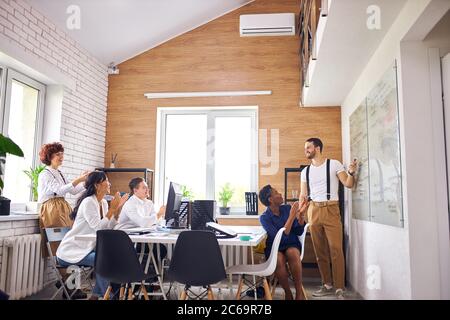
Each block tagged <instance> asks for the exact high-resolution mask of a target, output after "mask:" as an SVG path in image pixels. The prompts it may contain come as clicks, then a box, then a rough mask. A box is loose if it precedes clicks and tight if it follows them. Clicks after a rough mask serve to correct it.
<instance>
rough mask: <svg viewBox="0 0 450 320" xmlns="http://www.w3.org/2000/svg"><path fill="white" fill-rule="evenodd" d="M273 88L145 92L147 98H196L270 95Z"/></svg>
mask: <svg viewBox="0 0 450 320" xmlns="http://www.w3.org/2000/svg"><path fill="white" fill-rule="evenodd" d="M270 94H272V91H271V90H264V91H206V92H153V93H145V94H144V96H146V97H147V99H166V98H196V97H236V96H260V95H270Z"/></svg>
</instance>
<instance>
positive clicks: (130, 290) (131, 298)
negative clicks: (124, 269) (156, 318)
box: [128, 284, 134, 300]
mask: <svg viewBox="0 0 450 320" xmlns="http://www.w3.org/2000/svg"><path fill="white" fill-rule="evenodd" d="M133 298H134V297H133V289H132V286H131V284H130V287H129V288H128V300H133Z"/></svg>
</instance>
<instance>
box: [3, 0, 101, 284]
mask: <svg viewBox="0 0 450 320" xmlns="http://www.w3.org/2000/svg"><path fill="white" fill-rule="evenodd" d="M0 34H3V35H4V36H6V37H7V38H9V41H11V42H13V43H14V44H15V45H17V46H20V47H21V48H22V49H23V50H24V51H26V52H28V53H31V54H33V55H35V56H36V57H38V58H40V59H43V60H45V61H46V63H48V64H51V65H53V66H54V67H56V68H58V69H59V71H60V72H61V73H63V74H65V75H66V76H69V77H71V78H72V79H73V80H74V82H75V83H76V89H75V90H73V91H71V90H69V89H65V91H64V97H63V110H62V119H61V128H60V130H61V131H60V135H61V142H62V143H63V145H64V147H65V160H64V164H63V167H62V171H63V172H64V173H65V174H66V177H67V178H68V179H73V178H75V177H76V176H77V175H79V174H80V173H81V172H82V171H84V170H92V169H93V168H94V167H103V163H104V161H103V159H104V150H105V131H106V101H107V93H108V74H107V67H106V66H104V65H102V64H101V63H100V62H98V61H97V60H96V59H95V58H94V57H92V56H91V55H90V54H89V53H88V52H87V51H86V50H85V49H83V48H82V47H81V46H80V45H79V44H78V43H76V42H75V41H74V40H73V39H71V38H70V37H69V36H68V35H67V34H65V32H64V30H58V29H57V28H56V26H55V25H54V24H53V23H52V22H51V21H50V20H48V19H47V18H45V16H44V15H43V14H42V13H40V12H39V11H37V10H36V9H34V8H32V7H31V6H30V5H29V4H28V3H27V2H26V1H24V0H0ZM0 51H1V44H0ZM13 58H14V57H13ZM69 201H70V202H72V203H73V201H74V199H69ZM38 232H39V230H38V222H37V220H28V221H12V222H11V221H10V222H0V264H1V254H2V245H3V240H2V238H4V237H8V236H15V235H22V234H31V233H38ZM0 269H1V265H0ZM50 270H51V269H49V268H48V269H47V272H46V275H45V276H44V281H46V280H47V279H48V277H49V271H50Z"/></svg>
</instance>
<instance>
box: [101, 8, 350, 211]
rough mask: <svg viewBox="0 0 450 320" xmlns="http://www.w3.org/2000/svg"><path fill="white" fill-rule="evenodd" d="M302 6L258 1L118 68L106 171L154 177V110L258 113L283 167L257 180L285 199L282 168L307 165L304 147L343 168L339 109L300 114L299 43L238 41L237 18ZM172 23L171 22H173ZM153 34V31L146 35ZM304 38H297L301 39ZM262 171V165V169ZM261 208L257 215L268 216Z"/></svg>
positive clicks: (112, 78) (112, 89)
mask: <svg viewBox="0 0 450 320" xmlns="http://www.w3.org/2000/svg"><path fill="white" fill-rule="evenodd" d="M299 8H300V1H299V0H283V1H279V0H256V1H254V2H252V3H250V4H248V5H246V6H244V7H242V8H240V9H238V10H236V11H233V12H231V13H229V14H226V15H224V16H222V17H220V18H218V19H216V20H213V21H211V22H209V23H207V24H205V25H203V26H201V27H199V28H196V29H194V30H192V31H190V32H188V33H186V34H183V35H181V36H179V37H176V38H174V39H172V40H170V41H168V42H166V43H164V44H162V45H160V46H158V47H156V48H153V49H151V50H148V51H146V52H144V53H142V54H140V55H138V56H136V57H134V58H132V59H130V60H128V61H125V62H123V63H121V64H120V65H119V69H120V74H119V75H110V76H109V92H108V111H107V133H106V148H105V166H109V162H110V155H111V153H118V154H119V155H118V164H117V165H118V166H120V167H148V168H151V169H155V143H156V108H157V107H171V106H177V107H179V106H246V105H248V106H254V105H258V106H259V128H260V129H269V130H270V129H279V133H280V149H279V153H280V162H279V169H278V172H277V173H276V174H274V175H270V176H267V175H261V172H260V174H259V181H258V183H259V187H262V186H264V185H265V184H268V183H270V184H271V185H272V186H274V187H275V188H277V189H278V190H279V191H280V192H283V184H284V168H285V167H297V166H299V164H300V163H307V161H306V159H305V157H304V153H303V145H304V141H305V140H306V139H307V138H309V137H312V136H317V137H320V138H321V139H322V140H323V141H324V144H325V150H324V152H325V154H326V156H328V157H332V158H336V159H339V160H341V157H342V155H341V115H340V108H339V107H325V108H300V107H299V100H300V96H299V95H300V70H299V66H300V62H299V37H298V36H287V37H242V38H241V37H240V36H239V16H240V15H241V14H253V13H283V12H294V13H296V16H297V18H298V11H299ZM168 18H169V19H170V17H168ZM148 32H152V30H148ZM297 33H298V32H297ZM226 90H272V92H273V93H272V95H269V96H250V97H215V98H182V99H159V100H148V99H146V98H145V97H144V93H146V92H164V91H165V92H168V91H226ZM260 171H261V165H260ZM262 210H263V208H262V207H260V208H259V212H262Z"/></svg>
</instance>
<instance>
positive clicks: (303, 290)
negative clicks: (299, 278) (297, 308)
mask: <svg viewBox="0 0 450 320" xmlns="http://www.w3.org/2000/svg"><path fill="white" fill-rule="evenodd" d="M302 292H303V296H304V297H305V300H308V296H307V295H306V291H305V288H304V287H303V285H302Z"/></svg>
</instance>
